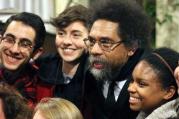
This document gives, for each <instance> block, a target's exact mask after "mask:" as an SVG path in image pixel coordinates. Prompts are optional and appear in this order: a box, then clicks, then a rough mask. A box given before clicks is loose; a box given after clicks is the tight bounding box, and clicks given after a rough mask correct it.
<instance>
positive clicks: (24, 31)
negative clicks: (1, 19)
mask: <svg viewBox="0 0 179 119" xmlns="http://www.w3.org/2000/svg"><path fill="white" fill-rule="evenodd" d="M4 34H5V35H6V34H12V35H14V36H15V37H16V38H17V39H29V40H30V41H31V42H34V41H35V35H36V33H35V30H34V29H33V28H32V27H31V26H29V25H26V24H24V23H23V22H20V21H12V22H11V23H10V24H9V25H8V27H7V29H6V31H5V33H4Z"/></svg>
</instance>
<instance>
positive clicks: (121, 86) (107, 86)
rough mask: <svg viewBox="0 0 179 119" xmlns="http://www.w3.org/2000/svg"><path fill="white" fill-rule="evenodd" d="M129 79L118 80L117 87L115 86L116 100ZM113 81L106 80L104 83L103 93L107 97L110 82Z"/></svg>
mask: <svg viewBox="0 0 179 119" xmlns="http://www.w3.org/2000/svg"><path fill="white" fill-rule="evenodd" d="M126 81H127V80H123V81H116V84H117V85H115V87H114V96H115V100H116V101H117V99H118V96H119V94H120V92H121V89H122V88H123V86H124V84H125V83H126ZM110 83H111V81H105V82H104V84H103V89H102V90H103V95H104V97H105V98H107V94H108V88H109V84H110Z"/></svg>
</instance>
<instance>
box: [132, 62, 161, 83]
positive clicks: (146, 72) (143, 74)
mask: <svg viewBox="0 0 179 119" xmlns="http://www.w3.org/2000/svg"><path fill="white" fill-rule="evenodd" d="M133 77H134V78H135V79H140V80H142V79H143V80H146V81H149V82H153V81H157V82H158V81H159V79H158V76H157V73H156V71H155V70H154V69H153V68H152V67H151V66H150V65H149V64H148V63H147V62H146V61H144V60H142V61H140V62H139V63H138V64H137V65H136V67H135V68H134V71H133Z"/></svg>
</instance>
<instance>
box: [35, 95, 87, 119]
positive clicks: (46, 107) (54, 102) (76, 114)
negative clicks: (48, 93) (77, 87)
mask: <svg viewBox="0 0 179 119" xmlns="http://www.w3.org/2000/svg"><path fill="white" fill-rule="evenodd" d="M33 119H83V116H82V114H81V112H80V111H79V109H78V108H77V107H76V106H75V105H74V104H73V103H72V102H70V101H68V100H66V99H62V98H43V99H42V100H41V101H40V102H39V103H38V104H37V106H36V108H35V111H34V117H33Z"/></svg>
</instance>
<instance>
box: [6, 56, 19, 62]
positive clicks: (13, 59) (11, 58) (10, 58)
mask: <svg viewBox="0 0 179 119" xmlns="http://www.w3.org/2000/svg"><path fill="white" fill-rule="evenodd" d="M7 58H8V60H9V61H10V62H16V61H18V60H17V59H16V58H13V57H10V56H8V57H7Z"/></svg>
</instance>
